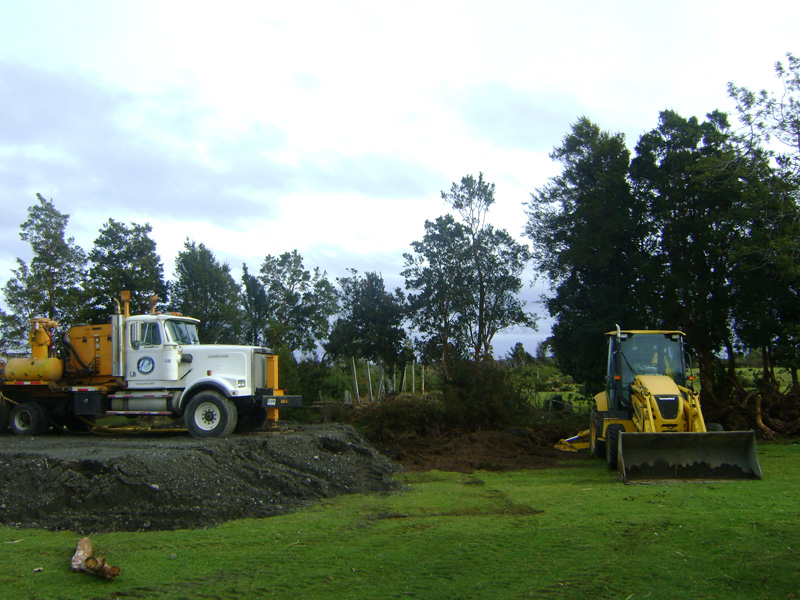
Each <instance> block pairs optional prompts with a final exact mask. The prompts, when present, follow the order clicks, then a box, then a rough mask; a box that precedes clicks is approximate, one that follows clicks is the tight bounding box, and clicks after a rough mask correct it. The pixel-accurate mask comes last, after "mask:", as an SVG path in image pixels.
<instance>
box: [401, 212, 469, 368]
mask: <svg viewBox="0 0 800 600" xmlns="http://www.w3.org/2000/svg"><path fill="white" fill-rule="evenodd" d="M411 247H412V249H413V250H414V252H413V253H405V254H404V255H403V258H404V259H405V265H404V269H403V271H402V272H401V275H402V276H403V277H404V278H405V285H406V289H407V290H408V291H409V293H408V307H409V314H410V319H411V323H412V325H413V327H414V329H415V330H416V331H417V332H419V334H420V335H421V336H422V339H421V344H422V354H423V357H424V358H426V359H427V360H438V361H440V364H441V366H442V369H443V370H444V372H445V373H448V372H449V366H450V364H451V363H452V362H453V359H455V358H460V357H462V356H463V355H464V354H465V352H466V349H467V333H466V331H464V330H463V327H464V321H463V319H461V315H462V314H464V313H465V312H466V311H467V306H468V304H469V302H470V300H471V294H470V292H469V290H468V286H469V283H468V280H469V277H468V273H467V269H466V268H465V265H466V264H468V262H469V255H470V252H469V250H470V249H469V239H468V236H467V235H466V232H465V231H464V226H463V225H462V224H461V223H457V222H456V220H455V219H454V218H453V216H452V215H445V216H442V217H438V218H437V219H436V220H435V221H425V234H424V236H423V238H422V240H421V241H415V242H411Z"/></svg>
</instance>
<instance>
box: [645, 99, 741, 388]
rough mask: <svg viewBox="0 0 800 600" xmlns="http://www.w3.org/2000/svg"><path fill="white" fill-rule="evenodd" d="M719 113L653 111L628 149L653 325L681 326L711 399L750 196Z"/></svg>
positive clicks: (727, 334)
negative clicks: (648, 235)
mask: <svg viewBox="0 0 800 600" xmlns="http://www.w3.org/2000/svg"><path fill="white" fill-rule="evenodd" d="M731 142H732V140H731V135H730V128H729V125H728V121H727V118H726V116H725V115H724V114H723V113H720V112H718V111H715V112H713V113H710V114H709V115H708V116H707V119H706V120H705V121H700V120H699V119H697V118H696V117H691V118H688V119H687V118H684V117H682V116H680V115H678V114H677V113H675V112H674V111H664V112H662V113H661V116H660V119H659V124H658V126H657V127H656V128H655V129H653V130H652V131H650V132H648V133H646V134H644V135H643V136H642V137H641V138H640V140H639V143H638V144H637V146H636V153H637V156H636V158H634V160H633V161H632V163H631V177H632V179H633V182H634V185H635V187H636V192H637V194H638V195H639V196H640V197H641V198H642V199H643V200H644V201H645V202H646V203H647V212H648V218H649V221H650V222H651V224H652V228H653V236H652V244H653V246H652V249H651V253H652V255H653V260H654V263H655V265H656V267H657V270H656V271H654V272H653V273H652V274H650V275H649V277H648V280H647V290H648V298H649V299H650V300H651V302H652V305H653V308H654V310H655V312H656V314H657V315H658V321H659V322H658V323H657V324H659V325H661V326H664V327H669V328H676V329H677V328H679V329H683V330H684V331H685V332H686V334H687V336H688V338H689V342H690V343H691V345H692V346H693V347H694V349H695V350H696V352H697V356H698V360H699V363H700V365H699V366H700V373H701V384H702V387H703V391H704V392H705V395H706V398H709V397H713V380H714V369H713V365H714V362H715V357H716V354H717V353H718V352H719V351H720V350H722V349H724V348H731V347H732V332H731V328H730V323H731V316H732V307H733V299H732V291H731V287H730V281H731V277H732V275H733V272H734V264H733V262H732V260H731V256H732V253H733V252H734V251H735V249H736V248H737V245H738V243H739V242H740V240H741V237H742V232H743V227H744V226H745V223H744V222H743V217H745V216H746V215H748V214H750V213H749V212H748V211H747V207H748V205H749V203H750V202H751V201H752V199H753V195H752V189H751V188H750V187H749V186H748V182H747V180H746V178H745V177H744V176H745V175H746V171H743V170H742V163H741V161H739V160H738V156H737V153H736V149H735V148H734V146H733V145H732V143H731Z"/></svg>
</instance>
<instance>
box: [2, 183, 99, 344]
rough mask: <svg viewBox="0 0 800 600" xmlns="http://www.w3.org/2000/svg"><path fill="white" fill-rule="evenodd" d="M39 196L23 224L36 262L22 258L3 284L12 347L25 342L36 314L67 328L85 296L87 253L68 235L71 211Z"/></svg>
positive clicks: (5, 333) (5, 331) (7, 335)
mask: <svg viewBox="0 0 800 600" xmlns="http://www.w3.org/2000/svg"><path fill="white" fill-rule="evenodd" d="M36 200H37V203H36V204H34V205H33V206H31V207H30V208H28V218H27V220H26V221H25V222H24V223H23V224H22V225H21V226H20V229H21V231H20V238H21V239H22V240H23V241H25V242H28V243H29V244H30V246H31V254H32V258H31V260H30V263H26V262H25V261H24V260H22V259H20V258H18V259H17V268H16V269H12V274H13V277H12V278H11V279H10V280H9V281H8V282H7V283H6V285H5V286H4V287H3V295H4V297H5V301H6V305H7V307H8V309H9V312H8V314H6V315H4V316H3V319H2V325H3V339H4V342H5V343H6V345H7V348H8V349H9V350H16V349H19V348H21V347H23V346H24V345H25V340H26V339H27V334H26V331H27V328H28V324H27V323H28V319H30V318H31V317H47V318H49V319H52V320H56V321H58V322H59V323H60V324H61V325H62V327H64V328H66V327H67V326H69V325H71V324H73V323H74V322H75V320H76V318H77V315H78V311H79V309H80V306H81V298H82V295H83V292H82V286H83V282H84V278H85V276H86V253H85V252H84V251H83V250H82V249H81V248H80V247H79V246H78V245H77V244H76V243H75V238H72V237H69V238H67V237H66V229H67V224H68V222H69V215H68V214H64V213H62V212H60V211H59V210H58V209H57V208H56V207H55V205H54V204H53V201H52V200H46V199H45V198H44V197H43V196H42V195H41V194H36Z"/></svg>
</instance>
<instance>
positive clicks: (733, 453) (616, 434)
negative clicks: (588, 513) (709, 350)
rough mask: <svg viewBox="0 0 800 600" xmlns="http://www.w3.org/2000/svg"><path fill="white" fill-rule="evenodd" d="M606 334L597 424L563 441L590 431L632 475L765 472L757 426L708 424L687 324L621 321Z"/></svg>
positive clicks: (594, 445) (575, 442)
mask: <svg viewBox="0 0 800 600" xmlns="http://www.w3.org/2000/svg"><path fill="white" fill-rule="evenodd" d="M606 338H607V339H608V370H607V377H606V389H605V391H603V392H601V393H599V394H597V395H596V396H595V397H594V401H595V407H594V409H593V411H592V416H591V421H590V427H589V430H588V431H587V432H582V434H579V436H576V437H575V438H571V439H570V440H565V441H564V442H562V444H564V443H566V445H567V446H569V445H572V446H573V447H576V446H580V445H581V442H582V441H583V440H585V438H586V437H588V445H589V449H590V451H591V453H592V454H593V455H595V456H600V457H605V458H606V459H607V460H608V466H609V468H611V469H617V470H618V471H619V476H620V479H622V480H623V481H625V482H629V481H653V480H665V479H676V480H710V479H761V467H760V466H759V464H758V458H757V457H756V438H755V432H753V431H722V430H721V428H720V427H719V426H716V425H713V424H712V425H709V426H706V423H705V420H704V419H703V413H702V410H701V409H700V397H699V394H698V393H697V392H695V391H694V389H693V388H692V382H691V379H692V378H691V377H688V376H687V372H686V362H685V360H684V356H685V354H684V348H683V338H684V334H683V333H682V332H680V331H642V330H628V331H623V330H620V329H619V328H617V330H616V331H612V332H609V333H607V334H606ZM581 438H583V439H581Z"/></svg>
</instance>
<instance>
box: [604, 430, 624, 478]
mask: <svg viewBox="0 0 800 600" xmlns="http://www.w3.org/2000/svg"><path fill="white" fill-rule="evenodd" d="M623 431H625V428H624V427H623V426H622V425H617V424H615V425H609V426H608V427H606V458H607V459H608V468H609V469H614V470H616V468H617V458H618V457H617V451H618V449H619V434H620V433H622V432H623Z"/></svg>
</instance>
